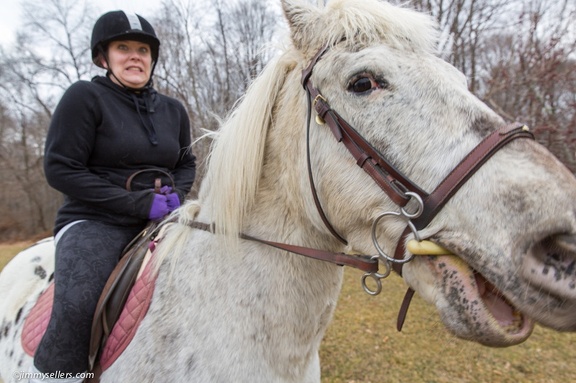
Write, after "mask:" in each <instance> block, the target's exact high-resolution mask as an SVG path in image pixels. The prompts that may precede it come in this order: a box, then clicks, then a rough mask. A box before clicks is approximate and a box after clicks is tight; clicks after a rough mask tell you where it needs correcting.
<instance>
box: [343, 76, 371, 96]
mask: <svg viewBox="0 0 576 383" xmlns="http://www.w3.org/2000/svg"><path fill="white" fill-rule="evenodd" d="M373 84H374V85H376V82H375V81H374V80H372V79H370V78H369V77H360V78H357V79H356V80H354V81H353V82H352V83H351V84H350V85H349V86H348V90H349V91H351V92H354V93H365V92H368V91H369V90H371V89H372V87H373Z"/></svg>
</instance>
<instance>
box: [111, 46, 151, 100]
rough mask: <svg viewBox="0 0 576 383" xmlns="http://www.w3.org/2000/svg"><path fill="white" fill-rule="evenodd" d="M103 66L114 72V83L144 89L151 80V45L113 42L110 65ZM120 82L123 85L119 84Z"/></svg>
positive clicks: (112, 77)
mask: <svg viewBox="0 0 576 383" xmlns="http://www.w3.org/2000/svg"><path fill="white" fill-rule="evenodd" d="M103 61H104V62H103V63H102V65H103V66H104V68H106V69H108V70H110V71H112V73H114V76H110V77H111V79H112V81H114V82H115V83H117V84H118V85H122V84H124V85H125V86H128V87H130V88H136V89H138V88H142V87H144V85H146V84H147V83H148V80H150V72H151V68H152V54H151V52H150V45H148V44H146V43H142V42H139V41H132V40H126V41H112V42H111V43H110V44H108V64H110V67H108V64H106V60H103ZM119 81H120V82H122V84H119Z"/></svg>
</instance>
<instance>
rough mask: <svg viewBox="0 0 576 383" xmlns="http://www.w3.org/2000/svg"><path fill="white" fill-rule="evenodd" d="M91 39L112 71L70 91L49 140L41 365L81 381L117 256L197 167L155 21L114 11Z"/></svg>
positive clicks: (179, 195) (173, 199) (96, 55)
mask: <svg viewBox="0 0 576 383" xmlns="http://www.w3.org/2000/svg"><path fill="white" fill-rule="evenodd" d="M91 45H92V59H93V62H94V63H95V64H96V65H97V66H99V67H101V68H104V69H106V71H107V72H106V76H104V77H102V76H97V77H95V78H93V79H92V81H79V82H77V83H75V84H73V85H72V86H71V87H70V88H69V89H68V90H67V91H66V92H65V94H64V96H63V97H62V100H61V101H60V103H59V104H58V107H57V108H56V110H55V112H54V115H53V117H52V121H51V124H50V129H49V131H48V136H47V139H46V153H45V161H44V168H45V173H46V178H47V180H48V182H49V184H50V185H51V186H52V187H54V188H55V189H57V190H59V191H60V192H62V193H63V194H64V195H65V201H64V204H63V205H62V207H61V208H60V210H59V211H58V214H57V218H56V223H55V228H54V232H55V236H56V237H55V239H56V271H55V296H54V308H53V312H52V317H51V319H50V324H49V325H48V329H47V331H46V334H45V335H44V337H43V339H42V341H41V343H40V346H39V348H38V351H37V353H36V355H35V357H34V366H35V368H36V369H37V370H38V371H39V372H42V373H52V372H61V373H66V374H69V377H70V379H64V380H62V379H60V380H54V381H55V382H81V381H82V379H75V378H74V375H76V374H77V373H82V372H85V371H86V370H87V368H88V349H89V342H90V330H91V324H92V317H93V314H94V310H95V306H96V303H97V301H98V298H99V295H100V293H101V291H102V289H103V287H104V285H105V283H106V280H107V278H108V276H109V275H110V273H111V272H112V270H113V268H114V266H115V265H116V263H117V262H118V258H119V255H120V254H121V252H122V250H123V249H124V247H125V246H126V245H127V244H128V243H129V242H130V240H132V238H134V237H135V236H136V235H137V234H138V233H139V232H140V231H141V230H142V229H143V228H144V227H145V225H146V224H147V222H148V221H149V220H159V219H162V218H163V217H164V216H165V215H167V214H168V213H170V212H171V211H172V210H174V209H176V208H177V207H178V206H180V203H181V202H182V201H183V200H184V198H185V197H186V195H187V194H188V192H189V191H190V189H191V187H192V183H193V181H194V177H195V169H196V168H195V157H194V156H193V155H192V153H191V150H190V148H189V146H190V143H191V142H190V141H191V140H190V123H189V120H188V116H187V113H186V110H185V109H184V107H183V106H182V104H181V103H179V102H178V101H176V100H174V99H172V98H169V97H167V96H164V95H161V94H158V93H157V92H156V91H155V90H154V88H153V86H152V75H153V72H154V67H155V65H156V62H157V60H158V51H159V46H160V41H159V40H158V38H157V37H156V34H155V32H154V29H153V28H152V26H151V25H150V24H149V23H148V22H147V21H146V20H145V19H144V18H142V17H140V16H137V15H130V14H126V13H124V12H122V11H114V12H109V13H106V14H104V15H103V16H101V17H100V18H99V19H98V21H96V23H95V25H94V29H93V31H92V44H91ZM158 178H159V179H160V180H161V182H162V184H161V186H162V187H161V193H157V192H156V193H155V192H154V188H155V182H157V181H156V179H158ZM156 186H158V185H156ZM157 189H158V187H157V188H156V191H158V190H157ZM32 381H33V380H32ZM41 381H42V382H44V383H45V382H49V381H50V380H46V379H44V380H41Z"/></svg>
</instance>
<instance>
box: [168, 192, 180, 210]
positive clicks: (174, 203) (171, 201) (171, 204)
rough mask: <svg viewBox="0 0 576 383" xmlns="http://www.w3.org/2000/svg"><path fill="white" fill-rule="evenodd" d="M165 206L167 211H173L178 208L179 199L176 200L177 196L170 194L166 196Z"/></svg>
mask: <svg viewBox="0 0 576 383" xmlns="http://www.w3.org/2000/svg"><path fill="white" fill-rule="evenodd" d="M166 204H167V205H168V210H170V211H174V210H176V209H177V208H178V207H180V198H178V194H176V193H170V194H167V195H166Z"/></svg>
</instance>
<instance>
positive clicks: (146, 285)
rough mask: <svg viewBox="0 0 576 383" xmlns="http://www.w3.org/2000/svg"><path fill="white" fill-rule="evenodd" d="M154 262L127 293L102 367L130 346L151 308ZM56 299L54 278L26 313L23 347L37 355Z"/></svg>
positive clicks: (104, 350)
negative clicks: (27, 313) (28, 312)
mask: <svg viewBox="0 0 576 383" xmlns="http://www.w3.org/2000/svg"><path fill="white" fill-rule="evenodd" d="M151 264H152V262H148V263H147V264H146V266H145V268H144V271H143V272H142V274H141V275H140V277H138V279H137V280H136V282H135V284H134V286H133V287H132V290H131V291H130V294H129V295H128V299H127V301H126V304H125V305H124V309H123V310H122V313H121V314H120V318H119V319H118V321H117V322H116V324H115V325H114V328H113V329H112V332H111V333H110V336H109V337H108V339H107V340H106V344H105V345H104V349H103V350H102V354H101V357H100V365H101V367H102V370H105V369H107V368H108V367H110V366H111V365H112V363H114V361H115V360H116V359H117V358H118V356H120V354H122V352H123V351H124V350H125V349H126V347H128V344H130V341H131V340H132V338H134V335H135V334H136V330H137V329H138V325H139V324H140V322H141V321H142V319H144V317H145V316H146V313H147V312H148V308H149V307H150V301H151V299H152V294H153V292H154V286H155V282H156V277H157V275H156V274H153V273H152V267H151ZM53 300H54V283H53V282H52V283H51V284H50V285H49V286H48V288H47V289H46V290H45V291H44V292H43V293H42V294H41V295H40V297H39V298H38V301H37V302H36V304H35V305H34V307H33V308H32V310H31V311H30V314H29V315H28V316H27V317H26V320H25V322H24V327H23V329H22V337H21V341H22V347H23V348H24V351H25V352H26V353H27V354H28V355H30V356H34V353H35V352H36V349H37V348H38V345H39V344H40V341H41V340H42V337H43V336H44V333H45V332H46V328H47V327H48V322H49V321H50V315H51V313H52V303H53Z"/></svg>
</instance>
